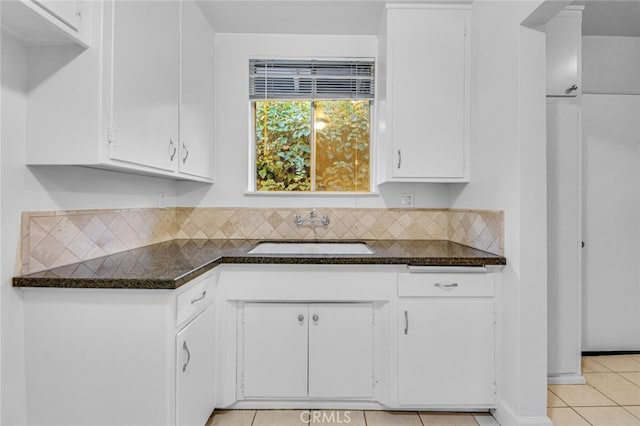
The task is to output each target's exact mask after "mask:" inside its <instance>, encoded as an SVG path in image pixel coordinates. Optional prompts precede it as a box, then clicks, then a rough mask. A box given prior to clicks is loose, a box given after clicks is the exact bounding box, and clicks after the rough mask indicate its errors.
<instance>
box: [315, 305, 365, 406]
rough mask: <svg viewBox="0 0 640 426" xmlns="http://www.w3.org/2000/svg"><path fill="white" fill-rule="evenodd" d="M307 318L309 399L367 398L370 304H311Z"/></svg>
mask: <svg viewBox="0 0 640 426" xmlns="http://www.w3.org/2000/svg"><path fill="white" fill-rule="evenodd" d="M309 319H310V323H309V396H310V397H313V398H371V397H372V395H373V308H372V306H371V304H370V303H342V304H315V303H314V304H311V305H310V306H309Z"/></svg>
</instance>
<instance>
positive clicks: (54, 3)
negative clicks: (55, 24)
mask: <svg viewBox="0 0 640 426" xmlns="http://www.w3.org/2000/svg"><path fill="white" fill-rule="evenodd" d="M33 2H34V3H36V4H37V5H38V6H40V7H42V8H43V9H45V10H46V11H47V12H49V13H50V14H52V15H53V16H55V17H56V18H58V19H59V20H60V21H62V22H63V23H64V24H65V25H67V26H68V27H69V28H71V29H72V30H74V31H78V30H79V29H80V22H81V16H82V14H81V13H82V9H81V2H80V1H78V0H33Z"/></svg>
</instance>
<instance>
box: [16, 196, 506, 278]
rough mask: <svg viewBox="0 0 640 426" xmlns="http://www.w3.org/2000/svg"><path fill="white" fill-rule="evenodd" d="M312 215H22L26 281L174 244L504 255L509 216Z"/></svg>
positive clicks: (445, 212)
mask: <svg viewBox="0 0 640 426" xmlns="http://www.w3.org/2000/svg"><path fill="white" fill-rule="evenodd" d="M310 211H311V209H310V208H308V209H305V208H298V209H291V208H282V209H280V208H279V209H274V208H240V207H239V208H229V207H224V208H218V207H211V208H200V207H197V208H188V207H177V208H166V209H156V208H149V209H117V210H65V211H49V212H24V213H23V214H22V247H21V251H22V252H21V259H22V268H21V272H22V273H23V274H25V273H30V272H36V271H40V270H43V269H49V268H54V267H57V266H62V265H66V264H70V263H74V262H78V261H81V260H86V259H92V258H96V257H100V256H104V255H107V254H111V253H116V252H120V251H123V250H128V249H132V248H136V247H141V246H144V245H148V244H153V243H157V242H161V241H166V240H171V239H174V238H212V239H245V238H246V239H274V240H277V239H355V240H358V239H374V240H376V239H379V240H388V239H401V240H419V239H439V240H442V239H448V240H451V241H455V242H458V243H461V244H465V245H468V246H472V247H475V248H479V249H481V250H486V251H489V252H492V253H496V254H503V252H504V246H503V244H504V225H503V212H502V211H491V210H452V209H349V208H328V209H318V215H325V214H326V215H329V217H330V219H331V223H330V224H329V226H327V227H324V226H322V225H317V224H313V225H309V224H305V225H302V226H296V225H295V223H294V217H295V215H296V214H301V215H302V216H303V217H307V216H308V215H309V212H310Z"/></svg>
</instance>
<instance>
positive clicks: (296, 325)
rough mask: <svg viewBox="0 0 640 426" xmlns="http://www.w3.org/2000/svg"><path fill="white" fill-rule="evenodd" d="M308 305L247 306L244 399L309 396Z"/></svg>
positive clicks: (244, 319)
mask: <svg viewBox="0 0 640 426" xmlns="http://www.w3.org/2000/svg"><path fill="white" fill-rule="evenodd" d="M308 313H309V306H308V305H307V304H296V303H245V305H244V314H243V324H244V327H243V331H244V339H243V342H244V349H243V356H244V359H243V361H242V363H243V367H244V368H243V370H244V372H243V375H244V376H243V377H242V378H241V383H242V389H243V393H244V397H245V398H284V397H287V398H296V397H306V396H307V336H308V334H307V330H308V328H307V327H308V326H307V323H308V318H307V317H308Z"/></svg>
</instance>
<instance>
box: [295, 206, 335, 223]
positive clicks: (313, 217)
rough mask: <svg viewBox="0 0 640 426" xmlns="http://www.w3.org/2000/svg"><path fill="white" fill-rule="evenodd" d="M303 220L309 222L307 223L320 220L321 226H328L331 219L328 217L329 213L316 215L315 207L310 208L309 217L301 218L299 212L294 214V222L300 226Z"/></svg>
mask: <svg viewBox="0 0 640 426" xmlns="http://www.w3.org/2000/svg"><path fill="white" fill-rule="evenodd" d="M305 222H309V223H315V222H320V223H321V224H322V225H323V226H328V225H329V223H331V220H330V219H329V215H326V214H325V215H322V217H318V211H317V210H316V209H312V210H311V213H309V217H307V218H304V219H303V218H302V217H300V215H299V214H297V215H296V220H295V224H296V225H298V226H300V225H303V224H304V223H305Z"/></svg>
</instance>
